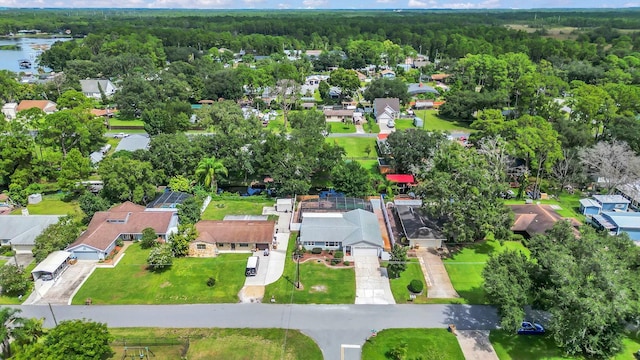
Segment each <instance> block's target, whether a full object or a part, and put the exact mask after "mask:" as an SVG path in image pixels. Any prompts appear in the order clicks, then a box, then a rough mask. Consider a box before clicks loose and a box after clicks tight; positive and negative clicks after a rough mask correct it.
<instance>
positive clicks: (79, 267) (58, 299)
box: [28, 261, 96, 305]
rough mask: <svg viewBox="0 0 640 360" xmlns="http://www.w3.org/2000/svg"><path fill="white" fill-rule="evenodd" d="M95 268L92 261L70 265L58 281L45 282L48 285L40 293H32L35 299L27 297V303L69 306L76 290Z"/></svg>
mask: <svg viewBox="0 0 640 360" xmlns="http://www.w3.org/2000/svg"><path fill="white" fill-rule="evenodd" d="M95 266H96V263H95V262H94V261H78V262H77V263H76V264H74V265H70V266H69V267H68V268H67V270H65V272H64V273H62V275H61V276H60V277H59V278H58V280H56V281H55V282H51V281H47V282H45V283H50V284H45V287H43V290H41V291H40V293H37V292H36V291H34V292H33V294H35V298H34V297H33V296H32V297H29V299H28V301H31V302H30V303H31V304H34V305H46V304H57V305H67V304H69V303H70V302H71V298H72V297H73V295H75V293H76V291H77V289H79V288H80V286H81V285H82V284H83V283H84V281H85V279H86V278H87V277H88V276H89V275H90V274H91V272H92V270H93V269H94V268H95ZM49 286H50V287H49ZM47 288H48V290H47Z"/></svg>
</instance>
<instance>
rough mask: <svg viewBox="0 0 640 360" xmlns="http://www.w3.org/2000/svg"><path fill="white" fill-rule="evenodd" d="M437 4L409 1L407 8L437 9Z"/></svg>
mask: <svg viewBox="0 0 640 360" xmlns="http://www.w3.org/2000/svg"><path fill="white" fill-rule="evenodd" d="M437 5H438V3H437V2H436V1H435V0H428V1H421V0H409V3H408V4H407V7H410V8H434V7H438V6H437Z"/></svg>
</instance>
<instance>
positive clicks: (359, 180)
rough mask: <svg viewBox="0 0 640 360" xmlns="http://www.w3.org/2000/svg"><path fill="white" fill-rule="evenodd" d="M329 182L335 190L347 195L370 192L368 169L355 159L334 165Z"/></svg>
mask: <svg viewBox="0 0 640 360" xmlns="http://www.w3.org/2000/svg"><path fill="white" fill-rule="evenodd" d="M331 183H332V184H333V187H334V188H335V189H336V191H339V192H343V193H345V194H346V195H347V196H353V197H365V196H367V195H370V194H371V177H370V176H369V171H368V170H367V169H365V168H364V167H362V165H360V163H359V162H357V161H351V162H348V163H344V164H340V165H338V166H336V167H334V168H333V170H332V171H331Z"/></svg>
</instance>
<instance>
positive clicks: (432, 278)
mask: <svg viewBox="0 0 640 360" xmlns="http://www.w3.org/2000/svg"><path fill="white" fill-rule="evenodd" d="M416 255H417V256H418V260H419V261H420V267H421V268H422V272H423V273H424V278H425V280H426V281H427V287H428V291H427V297H430V298H457V297H460V296H459V295H458V293H457V292H456V290H455V289H454V288H453V285H452V284H451V279H450V278H449V273H447V269H446V268H445V267H444V263H443V262H442V258H441V257H440V256H439V255H438V254H435V253H433V252H431V251H430V250H429V249H418V250H417V251H416Z"/></svg>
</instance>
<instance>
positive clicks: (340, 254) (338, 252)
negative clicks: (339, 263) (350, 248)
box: [333, 250, 344, 259]
mask: <svg viewBox="0 0 640 360" xmlns="http://www.w3.org/2000/svg"><path fill="white" fill-rule="evenodd" d="M333 257H334V258H336V259H342V258H343V257H344V252H342V251H340V250H338V251H336V252H335V253H333Z"/></svg>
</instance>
